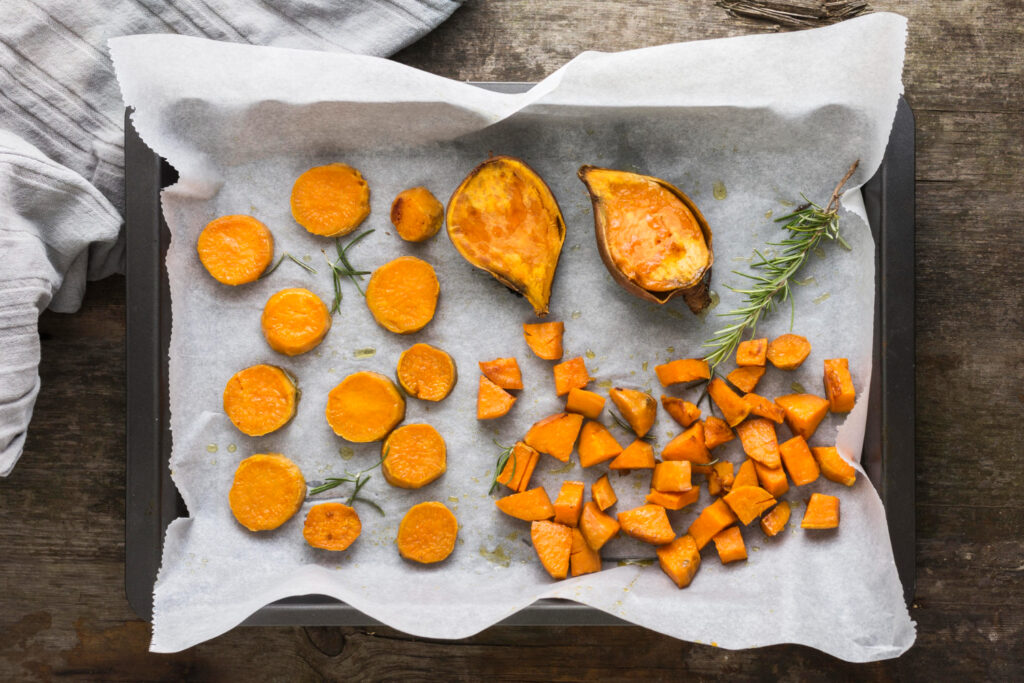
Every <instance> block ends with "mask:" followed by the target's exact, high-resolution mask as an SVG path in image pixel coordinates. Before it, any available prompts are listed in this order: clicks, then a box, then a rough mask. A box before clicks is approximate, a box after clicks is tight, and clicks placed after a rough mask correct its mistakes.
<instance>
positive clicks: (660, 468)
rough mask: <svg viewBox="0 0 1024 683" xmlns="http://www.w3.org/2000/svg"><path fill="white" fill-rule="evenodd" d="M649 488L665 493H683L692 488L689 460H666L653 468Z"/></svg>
mask: <svg viewBox="0 0 1024 683" xmlns="http://www.w3.org/2000/svg"><path fill="white" fill-rule="evenodd" d="M651 488H653V489H657V490H658V491H664V492H666V493H683V492H685V491H689V490H690V489H692V488H693V485H692V484H691V483H690V461H689V460H666V461H665V462H659V463H658V464H657V465H655V466H654V476H652V477H651Z"/></svg>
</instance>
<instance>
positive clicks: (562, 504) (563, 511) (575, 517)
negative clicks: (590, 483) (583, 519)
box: [541, 481, 583, 527]
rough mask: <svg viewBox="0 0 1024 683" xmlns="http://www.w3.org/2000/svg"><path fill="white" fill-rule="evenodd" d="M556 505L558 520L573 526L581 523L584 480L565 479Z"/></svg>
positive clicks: (556, 518)
mask: <svg viewBox="0 0 1024 683" xmlns="http://www.w3.org/2000/svg"><path fill="white" fill-rule="evenodd" d="M541 490H543V489H541ZM554 507H555V521H556V522H558V523H559V524H564V525H566V526H573V527H574V526H576V525H577V524H579V521H580V513H581V512H583V482H582V481H563V482H562V488H561V489H559V491H558V496H557V497H556V498H555V505H554Z"/></svg>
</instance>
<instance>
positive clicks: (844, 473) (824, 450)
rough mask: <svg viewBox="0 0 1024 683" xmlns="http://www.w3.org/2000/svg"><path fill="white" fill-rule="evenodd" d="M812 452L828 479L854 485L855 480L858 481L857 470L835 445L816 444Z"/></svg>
mask: <svg viewBox="0 0 1024 683" xmlns="http://www.w3.org/2000/svg"><path fill="white" fill-rule="evenodd" d="M811 453H813V454H814V459H815V460H817V461H818V467H820V468H821V473H822V474H824V475H825V478H826V479H831V480H832V481H835V482H838V483H840V484H842V485H844V486H853V482H855V481H857V470H855V469H854V468H853V465H851V464H850V463H848V462H846V461H845V460H844V459H843V456H841V455H839V451H838V450H837V449H836V448H835V447H834V446H815V447H814V448H812V449H811Z"/></svg>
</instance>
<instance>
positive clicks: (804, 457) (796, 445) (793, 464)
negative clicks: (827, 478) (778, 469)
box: [779, 436, 821, 486]
mask: <svg viewBox="0 0 1024 683" xmlns="http://www.w3.org/2000/svg"><path fill="white" fill-rule="evenodd" d="M779 454H780V455H781V456H782V464H783V465H785V466H786V471H787V472H788V473H789V478H790V479H792V480H793V485H794V486H803V485H804V484H810V483H811V482H812V481H815V480H817V478H818V475H819V474H821V470H820V468H819V467H818V463H817V461H816V460H815V459H814V455H812V454H811V449H810V448H808V447H807V442H806V441H804V437H802V436H794V437H793V438H792V439H790V440H789V441H784V442H782V443H780V444H779Z"/></svg>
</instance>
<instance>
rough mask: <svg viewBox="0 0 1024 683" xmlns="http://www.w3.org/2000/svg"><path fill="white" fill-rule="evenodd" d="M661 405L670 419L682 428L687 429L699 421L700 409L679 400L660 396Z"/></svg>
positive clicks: (673, 397)
mask: <svg viewBox="0 0 1024 683" xmlns="http://www.w3.org/2000/svg"><path fill="white" fill-rule="evenodd" d="M661 405H662V407H663V408H665V411H666V412H667V413H668V414H669V415H670V416H671V417H672V419H673V420H675V421H676V422H678V423H679V425H680V426H682V427H689V426H690V425H692V424H693V423H694V422H696V421H697V420H699V419H700V408H698V407H697V406H695V405H694V404H692V403H690V402H689V401H685V400H683V399H681V398H676V397H675V396H666V395H664V394H662V395H661Z"/></svg>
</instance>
